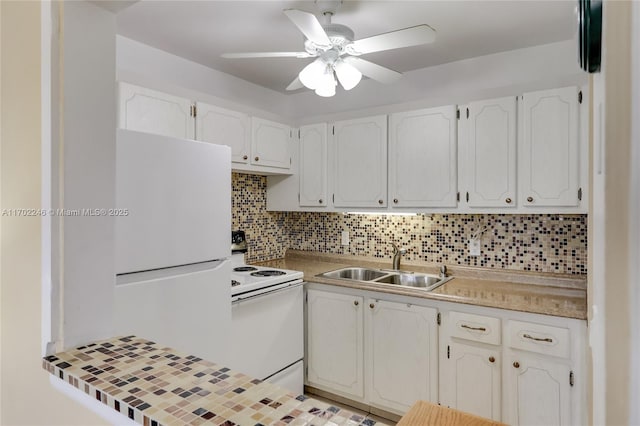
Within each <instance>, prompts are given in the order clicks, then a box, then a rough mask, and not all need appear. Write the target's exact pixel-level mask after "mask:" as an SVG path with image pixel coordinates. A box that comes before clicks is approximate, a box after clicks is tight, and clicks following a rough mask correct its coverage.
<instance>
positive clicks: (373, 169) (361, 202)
mask: <svg viewBox="0 0 640 426" xmlns="http://www.w3.org/2000/svg"><path fill="white" fill-rule="evenodd" d="M332 136H333V137H332V141H333V143H332V150H333V164H334V180H333V182H334V201H333V204H334V205H335V206H336V207H385V206H386V205H387V117H386V116H385V115H380V116H376V117H368V118H361V119H358V120H347V121H337V122H336V123H334V126H333V135H332Z"/></svg>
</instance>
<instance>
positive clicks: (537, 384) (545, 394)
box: [505, 353, 586, 426]
mask: <svg viewBox="0 0 640 426" xmlns="http://www.w3.org/2000/svg"><path fill="white" fill-rule="evenodd" d="M505 371H506V386H507V388H506V392H505V396H506V400H505V406H506V412H507V418H506V419H505V420H506V421H507V423H509V424H510V425H514V426H515V425H519V426H524V425H531V426H534V425H571V424H574V422H572V419H571V392H572V387H571V382H572V381H573V378H572V370H571V366H570V364H569V362H567V361H562V360H558V359H552V358H550V357H549V358H544V357H541V356H536V355H531V354H527V353H513V354H511V355H510V356H509V358H508V360H507V365H506V370H505ZM585 408H586V407H585ZM578 424H579V423H578Z"/></svg>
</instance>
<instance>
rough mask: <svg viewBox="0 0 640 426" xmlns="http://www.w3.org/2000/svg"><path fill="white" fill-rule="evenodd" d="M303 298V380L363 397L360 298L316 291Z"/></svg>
mask: <svg viewBox="0 0 640 426" xmlns="http://www.w3.org/2000/svg"><path fill="white" fill-rule="evenodd" d="M307 297H308V299H307V331H308V333H307V366H308V375H307V381H308V382H309V384H311V385H314V386H318V387H321V388H323V389H325V390H329V391H332V392H336V393H338V394H342V395H346V396H350V397H356V398H363V397H364V379H363V375H364V369H363V360H364V349H363V334H364V328H363V313H362V309H363V308H362V307H363V298H362V297H360V296H347V295H344V294H337V293H331V292H326V291H319V290H308V291H307Z"/></svg>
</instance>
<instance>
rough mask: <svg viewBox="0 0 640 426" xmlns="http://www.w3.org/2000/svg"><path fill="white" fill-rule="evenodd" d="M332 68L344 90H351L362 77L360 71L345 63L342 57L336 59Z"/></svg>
mask: <svg viewBox="0 0 640 426" xmlns="http://www.w3.org/2000/svg"><path fill="white" fill-rule="evenodd" d="M334 68H335V70H336V75H337V76H338V81H340V84H341V85H342V87H343V88H344V90H351V89H353V88H354V87H356V86H357V85H358V83H360V80H361V79H362V73H361V72H360V71H358V70H357V69H356V68H355V67H354V66H353V65H351V64H348V63H346V62H345V61H343V60H342V59H340V60H338V61H336V63H335V65H334Z"/></svg>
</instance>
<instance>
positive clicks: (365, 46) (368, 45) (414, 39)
mask: <svg viewBox="0 0 640 426" xmlns="http://www.w3.org/2000/svg"><path fill="white" fill-rule="evenodd" d="M435 39H436V32H435V30H434V29H433V28H431V27H430V26H428V25H424V24H423V25H418V26H415V27H410V28H405V29H404V30H398V31H391V32H390V33H384V34H378V35H376V36H373V37H367V38H363V39H361V40H356V41H354V42H353V43H351V44H350V45H349V46H348V47H347V51H348V52H349V53H350V54H354V55H364V54H365V53H372V52H380V51H383V50H390V49H399V48H401V47H409V46H417V45H420V44H427V43H433V41H434V40H435Z"/></svg>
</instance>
